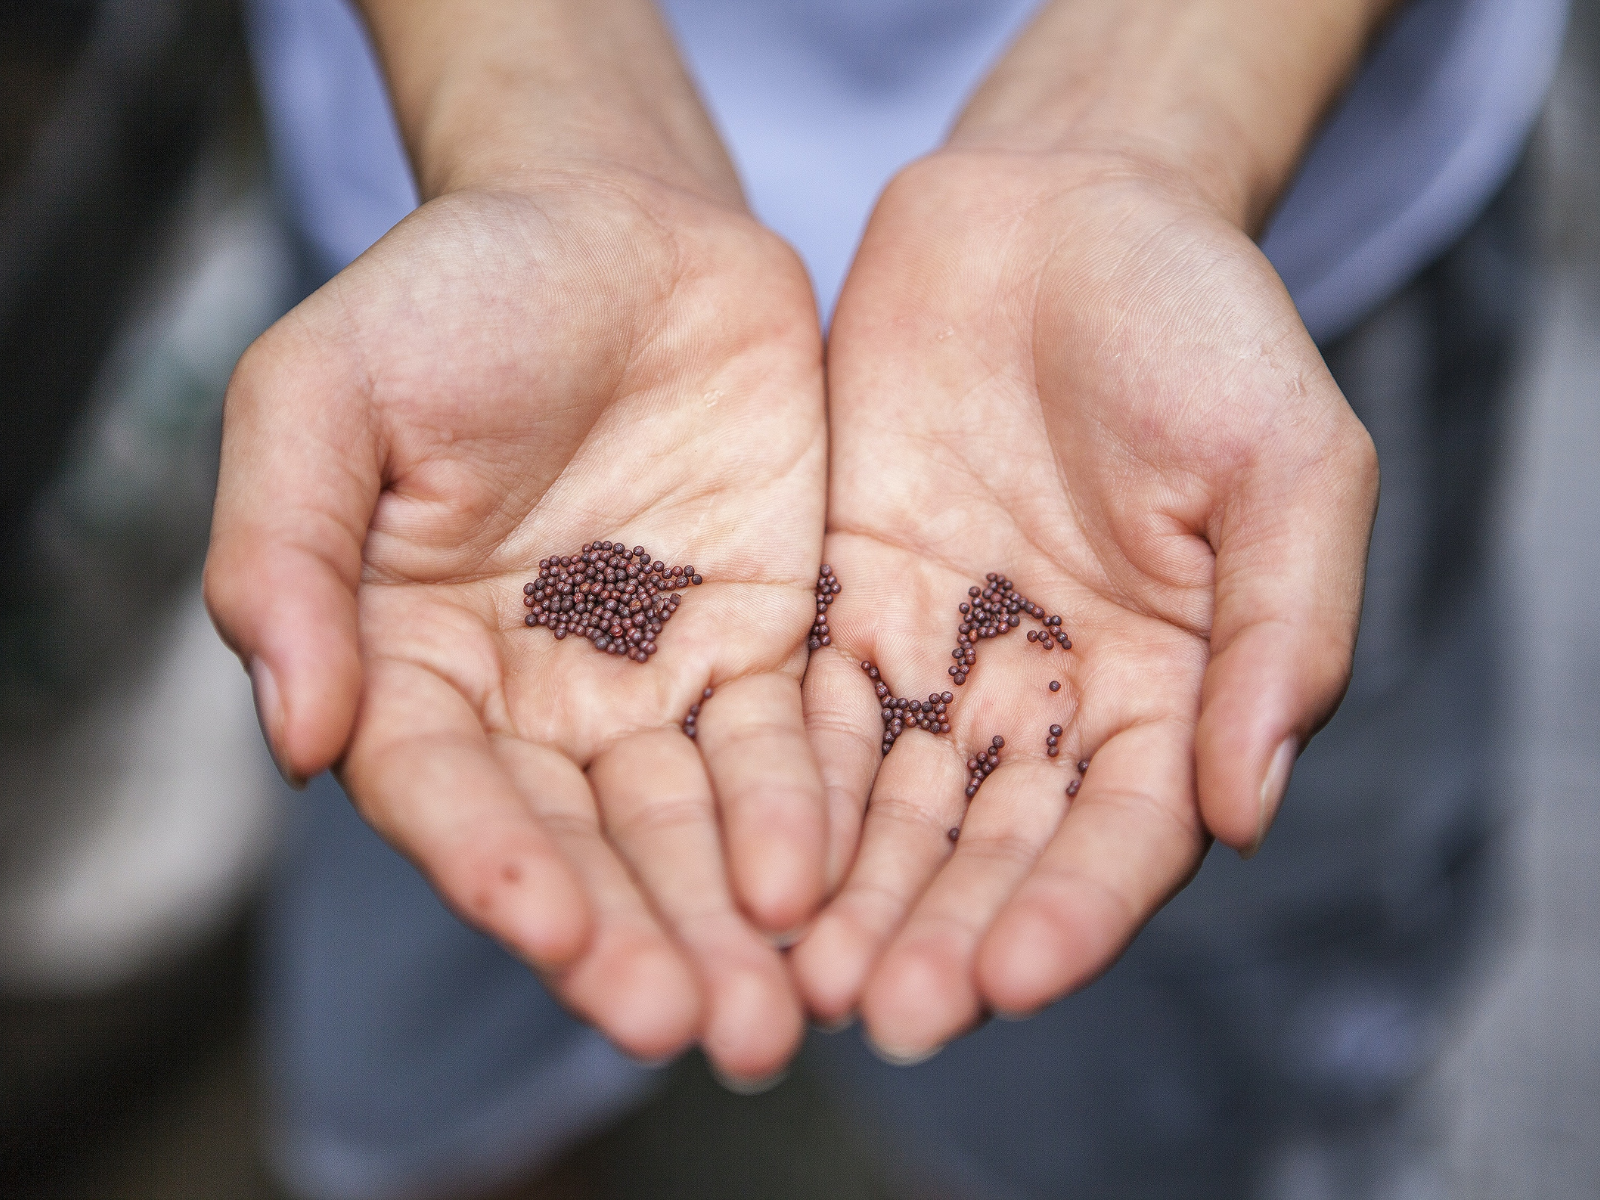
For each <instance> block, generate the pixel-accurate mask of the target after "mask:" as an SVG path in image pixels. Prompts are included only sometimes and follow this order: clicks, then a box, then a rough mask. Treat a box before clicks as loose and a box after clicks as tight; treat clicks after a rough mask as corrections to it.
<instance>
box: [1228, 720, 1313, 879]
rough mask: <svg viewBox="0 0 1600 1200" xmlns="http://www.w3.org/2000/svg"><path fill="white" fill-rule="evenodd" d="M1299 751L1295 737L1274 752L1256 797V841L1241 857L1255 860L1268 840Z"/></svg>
mask: <svg viewBox="0 0 1600 1200" xmlns="http://www.w3.org/2000/svg"><path fill="white" fill-rule="evenodd" d="M1299 751H1300V744H1299V742H1297V741H1296V740H1295V739H1294V738H1293V737H1286V738H1284V739H1283V741H1281V742H1280V743H1278V748H1277V749H1276V750H1275V751H1273V754H1272V761H1271V762H1270V763H1268V764H1267V773H1266V774H1265V775H1264V776H1263V777H1262V779H1261V792H1260V794H1259V795H1258V796H1257V797H1256V802H1257V805H1258V811H1257V815H1256V837H1255V841H1253V842H1251V843H1250V847H1249V849H1247V850H1246V851H1244V853H1243V854H1242V855H1241V856H1240V857H1242V858H1254V857H1255V853H1256V851H1257V850H1259V849H1261V843H1262V842H1263V841H1265V840H1266V836H1267V827H1268V826H1269V825H1271V824H1272V818H1273V817H1275V816H1277V815H1278V806H1279V805H1280V804H1282V803H1283V794H1284V792H1286V791H1288V789H1289V774H1290V772H1292V771H1293V770H1294V759H1295V755H1296V754H1298V753H1299Z"/></svg>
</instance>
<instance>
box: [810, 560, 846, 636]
mask: <svg viewBox="0 0 1600 1200" xmlns="http://www.w3.org/2000/svg"><path fill="white" fill-rule="evenodd" d="M839 590H840V585H839V577H838V576H837V575H835V574H834V573H833V568H832V567H830V566H829V565H828V564H827V563H823V564H822V569H821V570H820V571H818V572H817V586H816V597H817V615H816V616H815V617H813V618H812V621H811V636H810V637H808V638H807V639H806V644H807V645H808V646H810V647H811V648H812V649H813V650H820V649H821V648H822V647H824V646H831V645H833V631H832V630H830V629H829V628H828V607H829V606H830V605H831V604H832V603H833V600H834V597H835V596H837V595H838V594H839Z"/></svg>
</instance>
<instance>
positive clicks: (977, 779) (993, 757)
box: [967, 733, 1006, 800]
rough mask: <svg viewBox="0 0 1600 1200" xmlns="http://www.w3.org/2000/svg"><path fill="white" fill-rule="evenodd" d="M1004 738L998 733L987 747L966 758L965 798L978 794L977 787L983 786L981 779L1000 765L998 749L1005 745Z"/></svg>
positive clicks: (969, 798) (987, 776)
mask: <svg viewBox="0 0 1600 1200" xmlns="http://www.w3.org/2000/svg"><path fill="white" fill-rule="evenodd" d="M1005 744H1006V740H1005V738H1003V737H1001V736H1000V735H999V734H998V733H997V734H995V735H994V738H993V739H992V740H991V741H990V742H989V745H988V748H987V749H985V750H982V751H979V752H978V753H977V754H974V755H973V756H972V757H971V758H969V759H967V799H968V800H971V799H972V798H973V797H974V796H976V795H977V794H978V789H979V788H980V787H982V786H983V781H984V780H985V779H987V778H989V776H990V774H991V773H992V772H993V771H994V769H995V768H996V767H998V766H999V765H1000V751H1001V750H1002V749H1003V748H1004V747H1005Z"/></svg>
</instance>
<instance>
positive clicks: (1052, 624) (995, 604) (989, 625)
mask: <svg viewBox="0 0 1600 1200" xmlns="http://www.w3.org/2000/svg"><path fill="white" fill-rule="evenodd" d="M984 580H985V582H986V583H987V585H988V586H986V587H969V588H968V589H967V599H966V600H963V601H962V602H961V604H960V606H959V608H960V612H961V622H960V624H959V625H958V626H957V629H956V645H955V648H954V649H953V650H951V651H950V657H951V658H953V659H955V660H956V661H955V664H954V665H953V666H951V667H949V668H948V670H949V673H950V678H951V679H953V680H954V681H955V683H956V684H957V685H958V686H959V685H961V684H963V683H965V682H966V681H967V676H968V675H970V674H971V673H972V668H973V667H974V666H976V665H977V662H978V645H977V644H978V643H979V642H980V641H983V640H984V639H986V638H996V637H1003V636H1004V635H1005V634H1008V633H1010V632H1011V631H1012V630H1013V629H1015V628H1017V627H1018V626H1019V625H1021V624H1022V618H1023V617H1024V616H1029V617H1032V618H1033V619H1034V620H1036V621H1039V622H1041V623H1043V625H1044V628H1043V629H1030V630H1029V631H1028V641H1029V642H1034V643H1037V644H1038V645H1039V646H1040V648H1042V649H1044V650H1049V649H1051V648H1053V647H1055V646H1060V647H1061V649H1063V650H1070V649H1072V642H1071V640H1070V639H1069V638H1068V637H1067V635H1066V633H1065V632H1064V631H1063V630H1062V629H1061V618H1060V617H1058V616H1047V615H1046V614H1045V611H1044V609H1042V608H1040V607H1039V606H1038V605H1037V604H1035V603H1034V602H1033V601H1032V600H1029V599H1028V598H1027V597H1026V596H1024V595H1023V594H1022V593H1020V592H1019V591H1017V589H1016V586H1015V585H1014V584H1013V583H1012V582H1011V580H1009V579H1007V578H1006V577H1005V576H1004V575H1001V574H999V573H998V572H995V571H990V572H989V574H988V575H986V576H984ZM1059 688H1060V684H1058V683H1052V684H1051V685H1050V690H1051V691H1056V690H1058V689H1059Z"/></svg>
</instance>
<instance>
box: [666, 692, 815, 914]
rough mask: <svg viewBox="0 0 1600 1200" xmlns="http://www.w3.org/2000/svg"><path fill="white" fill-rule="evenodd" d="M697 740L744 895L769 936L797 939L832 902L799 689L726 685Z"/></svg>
mask: <svg viewBox="0 0 1600 1200" xmlns="http://www.w3.org/2000/svg"><path fill="white" fill-rule="evenodd" d="M697 736H698V739H699V744H700V752H701V753H702V754H703V755H705V761H706V767H707V769H708V770H709V771H710V773H711V782H712V784H713V786H714V787H715V789H716V794H717V805H718V807H719V809H720V810H721V812H722V828H723V836H724V838H725V839H726V848H727V855H728V870H729V874H730V875H731V876H732V878H733V889H734V892H735V894H736V895H737V896H738V897H739V900H740V901H741V902H742V903H743V905H744V909H745V911H746V912H747V913H749V914H750V916H751V918H752V919H753V920H754V921H755V923H756V924H757V925H758V926H759V927H760V928H762V929H765V930H767V931H768V932H770V933H775V934H783V933H788V932H790V931H791V930H794V929H796V928H798V927H799V926H800V925H801V924H802V923H804V922H806V921H809V920H810V919H811V917H812V916H813V915H814V914H815V912H816V909H817V905H818V904H820V903H821V902H822V895H823V856H824V853H825V850H826V843H827V836H828V828H827V812H826V810H825V809H824V808H823V799H822V779H821V777H820V776H819V775H818V773H817V765H816V762H815V761H814V760H813V759H812V757H811V746H810V745H809V743H807V741H806V730H805V718H804V717H803V716H802V715H801V712H800V687H799V684H797V683H796V682H795V681H794V680H793V679H791V678H789V677H788V676H786V675H778V674H761V675H747V676H745V677H743V678H740V679H735V680H732V681H731V682H729V683H725V684H723V685H722V686H721V687H719V688H718V689H717V690H716V692H715V693H714V695H713V696H712V697H711V698H710V699H709V700H707V701H705V702H704V704H703V705H702V707H701V711H700V717H699V732H698V735H697Z"/></svg>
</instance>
